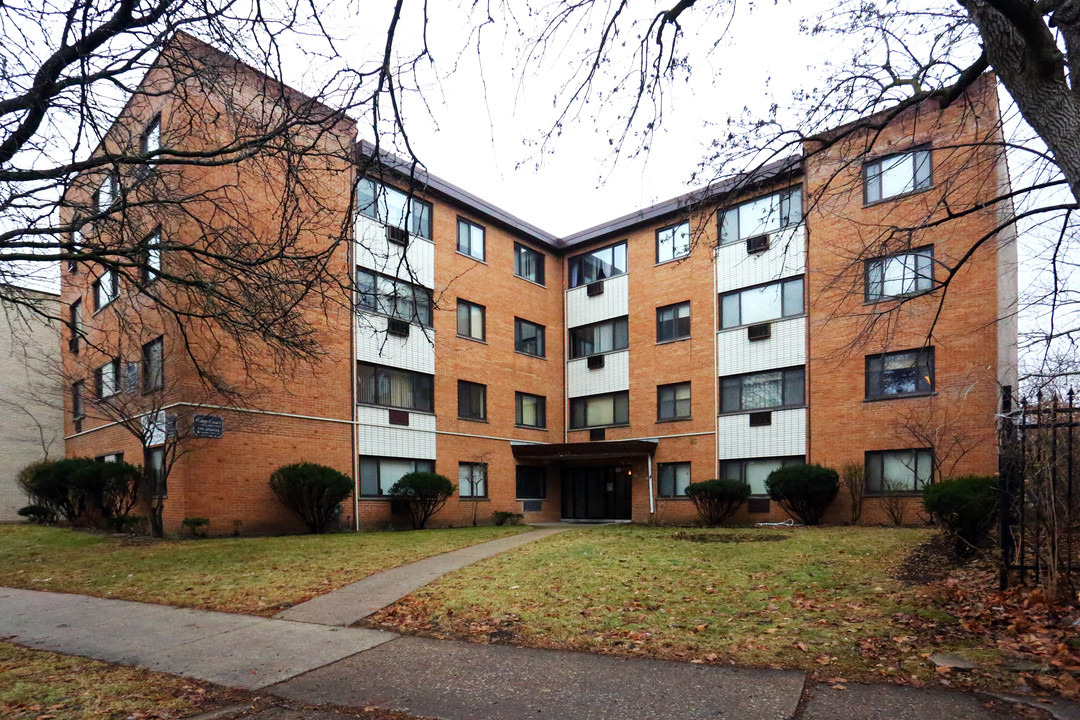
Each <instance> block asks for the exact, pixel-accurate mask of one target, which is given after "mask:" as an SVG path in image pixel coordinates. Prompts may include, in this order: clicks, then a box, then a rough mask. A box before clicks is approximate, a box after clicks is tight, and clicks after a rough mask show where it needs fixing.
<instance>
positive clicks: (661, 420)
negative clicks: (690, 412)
mask: <svg viewBox="0 0 1080 720" xmlns="http://www.w3.org/2000/svg"><path fill="white" fill-rule="evenodd" d="M693 419H694V418H693V417H675V418H657V419H656V424H657V425H659V424H660V423H676V422H689V421H691V420H693Z"/></svg>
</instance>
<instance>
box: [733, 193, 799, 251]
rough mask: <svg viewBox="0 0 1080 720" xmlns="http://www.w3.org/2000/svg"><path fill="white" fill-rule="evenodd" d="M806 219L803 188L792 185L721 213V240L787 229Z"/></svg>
mask: <svg viewBox="0 0 1080 720" xmlns="http://www.w3.org/2000/svg"><path fill="white" fill-rule="evenodd" d="M801 220H802V191H801V190H800V189H799V188H791V189H790V190H784V191H782V192H778V193H773V194H772V195H766V196H765V197H762V198H758V199H757V200H751V201H750V202H746V203H743V204H742V205H739V206H738V207H734V208H732V209H730V210H726V211H724V212H722V213H720V243H721V244H724V243H732V242H738V241H739V240H745V239H746V238H748V237H754V236H755V235H764V234H765V233H772V232H776V231H777V230H783V229H784V228H786V227H789V226H791V225H798V224H799V222H800V221H801Z"/></svg>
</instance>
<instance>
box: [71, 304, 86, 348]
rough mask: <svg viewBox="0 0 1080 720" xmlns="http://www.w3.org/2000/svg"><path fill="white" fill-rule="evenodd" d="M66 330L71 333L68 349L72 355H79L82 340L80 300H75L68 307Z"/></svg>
mask: <svg viewBox="0 0 1080 720" xmlns="http://www.w3.org/2000/svg"><path fill="white" fill-rule="evenodd" d="M68 329H69V330H70V331H71V343H70V344H69V345H68V349H69V350H70V351H71V354H72V355H78V354H79V345H80V344H81V341H82V338H83V316H82V298H81V297H80V298H76V299H75V300H73V301H72V302H71V304H70V305H68Z"/></svg>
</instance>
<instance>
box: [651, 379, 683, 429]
mask: <svg viewBox="0 0 1080 720" xmlns="http://www.w3.org/2000/svg"><path fill="white" fill-rule="evenodd" d="M656 419H657V420H689V419H690V383H688V382H684V383H674V384H672V385H660V386H658V387H657V388H656Z"/></svg>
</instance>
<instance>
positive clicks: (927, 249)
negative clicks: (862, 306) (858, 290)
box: [863, 245, 936, 303]
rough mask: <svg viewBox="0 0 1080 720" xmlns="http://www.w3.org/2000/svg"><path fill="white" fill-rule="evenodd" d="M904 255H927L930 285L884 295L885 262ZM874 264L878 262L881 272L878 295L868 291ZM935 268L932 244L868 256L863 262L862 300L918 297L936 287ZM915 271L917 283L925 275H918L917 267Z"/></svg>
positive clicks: (913, 256) (871, 301) (878, 300)
mask: <svg viewBox="0 0 1080 720" xmlns="http://www.w3.org/2000/svg"><path fill="white" fill-rule="evenodd" d="M905 257H912V258H918V257H928V258H929V259H930V278H929V282H930V286H929V287H927V288H925V289H922V290H920V289H918V287H916V289H915V290H912V291H910V292H903V293H899V294H896V295H886V294H885V269H886V264H887V263H888V262H889V261H890V260H898V259H900V258H905ZM916 262H917V261H916ZM875 264H880V265H881V266H882V268H881V273H882V276H881V293H880V294H879V295H871V293H870V287H871V281H870V273H871V270H872V269H873V266H874V265H875ZM935 268H936V263H935V262H934V246H933V245H923V246H921V247H917V248H912V249H910V250H904V251H901V252H896V253H892V254H890V255H882V256H881V257H876V258H870V259H869V260H866V261H865V262H864V263H863V301H864V302H866V303H879V302H888V301H890V300H900V299H904V298H913V297H918V296H919V295H925V294H926V293H930V292H933V291H934V290H935V289H936V280H935V278H934V275H935V273H934V270H935ZM915 273H916V275H915V278H914V280H915V283H916V285H918V281H919V279H920V278H924V277H925V276H924V275H919V274H918V270H917V269H916V271H915Z"/></svg>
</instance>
